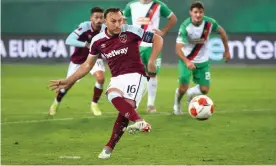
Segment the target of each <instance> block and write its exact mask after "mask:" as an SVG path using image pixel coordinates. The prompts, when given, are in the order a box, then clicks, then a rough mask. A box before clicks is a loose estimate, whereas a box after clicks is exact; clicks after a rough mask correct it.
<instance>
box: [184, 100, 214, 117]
mask: <svg viewBox="0 0 276 166" xmlns="http://www.w3.org/2000/svg"><path fill="white" fill-rule="evenodd" d="M188 110H189V113H190V115H191V116H192V117H193V118H196V119H198V120H207V119H208V118H209V117H210V116H211V115H212V114H213V113H214V103H213V101H212V100H211V99H210V98H209V97H208V96H206V95H199V96H196V97H194V98H193V99H192V100H191V102H190V103H189V108H188Z"/></svg>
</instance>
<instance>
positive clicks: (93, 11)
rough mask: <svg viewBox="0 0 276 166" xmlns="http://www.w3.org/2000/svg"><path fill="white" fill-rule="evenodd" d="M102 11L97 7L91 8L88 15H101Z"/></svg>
mask: <svg viewBox="0 0 276 166" xmlns="http://www.w3.org/2000/svg"><path fill="white" fill-rule="evenodd" d="M103 12H104V10H103V9H102V8H100V7H98V6H96V7H93V8H92V9H91V10H90V14H93V13H103Z"/></svg>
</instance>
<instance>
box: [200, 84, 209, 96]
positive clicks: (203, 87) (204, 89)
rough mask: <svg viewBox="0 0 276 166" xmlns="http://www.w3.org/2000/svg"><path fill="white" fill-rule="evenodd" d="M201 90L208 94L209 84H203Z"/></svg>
mask: <svg viewBox="0 0 276 166" xmlns="http://www.w3.org/2000/svg"><path fill="white" fill-rule="evenodd" d="M200 91H201V93H202V94H204V95H206V94H207V93H208V92H209V87H208V86H201V87H200Z"/></svg>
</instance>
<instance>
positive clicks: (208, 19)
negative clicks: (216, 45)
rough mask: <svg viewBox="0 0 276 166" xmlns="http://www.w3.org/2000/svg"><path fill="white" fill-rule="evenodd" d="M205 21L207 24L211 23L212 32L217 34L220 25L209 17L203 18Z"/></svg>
mask: <svg viewBox="0 0 276 166" xmlns="http://www.w3.org/2000/svg"><path fill="white" fill-rule="evenodd" d="M204 17H205V19H206V21H208V22H211V23H212V32H217V31H218V29H219V27H220V25H219V24H218V23H217V21H216V20H215V19H213V18H211V17H207V16H204Z"/></svg>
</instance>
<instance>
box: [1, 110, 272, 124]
mask: <svg viewBox="0 0 276 166" xmlns="http://www.w3.org/2000/svg"><path fill="white" fill-rule="evenodd" d="M265 111H275V110H272V109H259V110H250V109H245V110H240V111H239V112H265ZM215 113H216V114H217V113H219V114H220V113H226V114H227V113H236V112H233V111H219V112H215ZM105 114H108V115H105ZM117 114H118V113H117V112H105V113H104V116H90V117H85V118H83V119H94V118H107V117H114V116H113V115H117ZM184 114H187V113H184ZM111 115H112V116H111ZM168 115H173V114H172V113H169V112H157V113H152V114H143V116H168ZM76 119H82V118H72V117H71V118H60V119H44V120H27V121H13V122H3V123H1V125H9V124H27V123H41V122H50V121H68V120H76Z"/></svg>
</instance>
